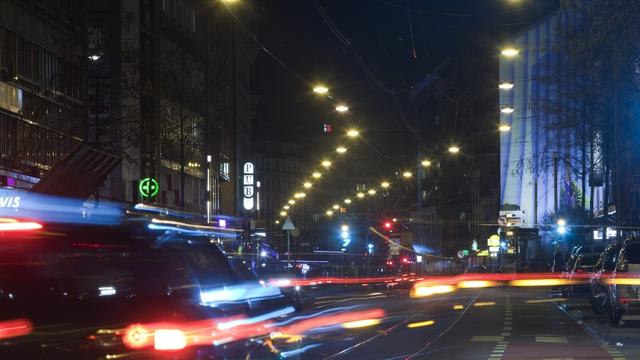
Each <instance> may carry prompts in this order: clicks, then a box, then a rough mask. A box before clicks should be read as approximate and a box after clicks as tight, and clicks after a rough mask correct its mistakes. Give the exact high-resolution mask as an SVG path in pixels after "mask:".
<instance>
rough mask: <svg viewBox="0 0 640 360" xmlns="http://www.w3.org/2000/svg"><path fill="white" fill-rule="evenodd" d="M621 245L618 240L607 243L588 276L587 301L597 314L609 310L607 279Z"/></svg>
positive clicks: (613, 267) (614, 265) (614, 264)
mask: <svg viewBox="0 0 640 360" xmlns="http://www.w3.org/2000/svg"><path fill="white" fill-rule="evenodd" d="M621 247H622V244H621V243H618V242H616V243H613V244H609V246H607V247H606V248H605V249H604V251H603V252H602V254H600V257H599V258H598V261H597V262H596V264H595V266H594V267H593V272H592V273H591V277H590V278H589V292H590V294H589V301H590V302H591V307H592V308H593V311H595V312H596V313H598V314H603V313H605V312H607V310H609V303H610V301H609V284H608V283H607V279H608V277H609V275H610V274H611V272H612V271H613V270H614V269H615V267H616V262H617V260H618V253H619V252H620V248H621Z"/></svg>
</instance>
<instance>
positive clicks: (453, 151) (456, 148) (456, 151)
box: [449, 145, 460, 154]
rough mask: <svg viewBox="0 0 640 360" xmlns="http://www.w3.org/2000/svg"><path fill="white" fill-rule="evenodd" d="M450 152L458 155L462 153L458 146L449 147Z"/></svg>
mask: <svg viewBox="0 0 640 360" xmlns="http://www.w3.org/2000/svg"><path fill="white" fill-rule="evenodd" d="M449 152H450V153H452V154H457V153H459V152H460V148H459V147H457V146H456V145H452V146H450V147H449Z"/></svg>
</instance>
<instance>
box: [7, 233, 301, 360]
mask: <svg viewBox="0 0 640 360" xmlns="http://www.w3.org/2000/svg"><path fill="white" fill-rule="evenodd" d="M1 229H2V227H0V266H1V268H2V271H1V272H0V337H1V338H2V340H3V341H2V343H0V358H2V359H22V358H30V359H40V358H47V359H71V358H73V359H77V358H83V359H84V358H92V359H95V358H105V356H106V355H108V354H111V355H114V354H118V355H121V356H126V357H127V358H139V357H141V358H146V357H152V358H156V357H157V356H159V355H161V354H160V353H161V352H163V351H164V352H163V353H164V354H167V353H170V355H171V358H172V359H180V358H184V359H193V358H200V357H202V358H210V357H212V356H213V357H232V358H235V357H239V356H242V357H245V356H246V355H247V354H248V353H249V354H250V353H252V352H257V353H260V352H263V351H264V352H267V350H266V349H264V347H263V346H262V345H261V343H260V342H259V341H252V340H251V339H249V337H243V336H242V334H241V333H239V332H238V331H236V329H234V328H233V326H235V324H232V325H226V326H225V327H224V329H225V330H224V331H221V330H219V327H220V324H226V322H227V321H232V319H236V318H237V317H238V316H244V317H251V316H254V314H255V315H257V313H256V311H255V309H252V307H251V306H250V304H249V303H248V302H249V301H248V300H247V299H251V297H254V298H255V297H260V298H277V297H279V296H281V295H280V293H279V291H273V290H269V289H265V288H264V287H262V286H260V284H257V283H256V282H253V283H247V282H244V281H242V280H241V279H239V278H238V276H237V275H236V273H235V272H234V271H233V269H232V268H231V266H230V265H229V263H228V262H227V261H226V257H225V255H224V254H223V253H222V252H221V251H220V249H219V248H218V247H217V246H216V245H214V244H211V242H210V241H209V238H208V237H204V236H193V234H191V233H189V235H184V233H183V232H182V231H171V230H167V229H162V230H159V231H151V230H149V229H148V228H147V226H146V222H144V221H143V222H134V223H127V224H125V225H122V226H72V225H64V226H60V225H53V224H51V225H48V224H45V225H44V226H43V227H42V229H37V228H34V229H32V230H19V231H13V230H12V231H1ZM178 230H179V229H178ZM260 289H262V290H260ZM246 293H251V294H252V295H251V296H248V295H246ZM287 309H290V310H287ZM260 310H262V311H264V310H265V309H260ZM271 311H272V313H273V314H274V315H273V316H279V315H282V314H285V313H287V312H289V311H293V309H291V308H290V307H289V308H286V307H285V309H284V310H275V311H274V309H271ZM16 324H17V325H16ZM7 329H14V330H15V329H19V330H18V333H11V332H7V331H8V330H7ZM20 329H21V330H20ZM194 329H197V334H198V336H199V335H201V334H204V335H206V336H204V335H203V337H201V338H198V336H192V334H193V332H194V331H196V330H194ZM212 344H217V345H218V346H212ZM167 351H168V352H167ZM114 356H115V355H114Z"/></svg>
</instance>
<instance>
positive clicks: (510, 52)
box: [500, 47, 520, 57]
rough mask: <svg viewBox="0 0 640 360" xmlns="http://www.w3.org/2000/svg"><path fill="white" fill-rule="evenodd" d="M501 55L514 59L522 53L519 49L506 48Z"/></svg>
mask: <svg viewBox="0 0 640 360" xmlns="http://www.w3.org/2000/svg"><path fill="white" fill-rule="evenodd" d="M500 53H501V54H502V55H504V56H506V57H514V56H516V55H518V54H519V53H520V51H518V49H515V48H512V47H508V48H504V49H502V51H500Z"/></svg>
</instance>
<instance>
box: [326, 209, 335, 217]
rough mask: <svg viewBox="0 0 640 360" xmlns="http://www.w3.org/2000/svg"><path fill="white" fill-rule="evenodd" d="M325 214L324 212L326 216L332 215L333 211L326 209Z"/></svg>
mask: <svg viewBox="0 0 640 360" xmlns="http://www.w3.org/2000/svg"><path fill="white" fill-rule="evenodd" d="M325 214H326V215H327V216H331V215H333V211H331V210H327V211H326V212H325Z"/></svg>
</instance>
